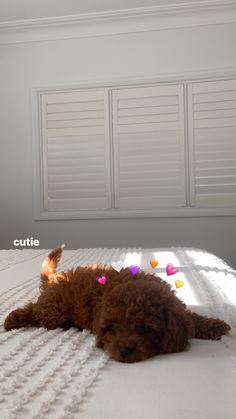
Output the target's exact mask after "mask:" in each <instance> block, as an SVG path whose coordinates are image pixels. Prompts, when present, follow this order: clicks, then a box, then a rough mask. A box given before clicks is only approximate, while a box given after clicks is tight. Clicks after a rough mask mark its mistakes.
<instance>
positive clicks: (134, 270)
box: [129, 265, 140, 275]
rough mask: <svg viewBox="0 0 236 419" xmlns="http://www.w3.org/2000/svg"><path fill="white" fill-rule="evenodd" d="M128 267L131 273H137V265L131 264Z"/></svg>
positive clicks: (138, 268)
mask: <svg viewBox="0 0 236 419" xmlns="http://www.w3.org/2000/svg"><path fill="white" fill-rule="evenodd" d="M129 269H130V272H131V273H132V275H137V273H139V270H140V267H139V266H138V265H137V266H135V265H131V266H130V267H129Z"/></svg>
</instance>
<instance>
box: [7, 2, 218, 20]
mask: <svg viewBox="0 0 236 419" xmlns="http://www.w3.org/2000/svg"><path fill="white" fill-rule="evenodd" d="M199 1H200V2H201V3H203V2H206V3H208V4H209V3H210V2H211V1H212V2H214V3H215V1H216V0H0V23H3V22H9V21H15V20H25V19H38V18H50V17H56V16H68V15H78V14H87V13H97V12H108V11H114V10H124V9H135V8H140V7H153V6H164V5H165V6H166V5H167V6H168V5H173V4H183V3H185V4H189V3H198V2H199ZM218 1H219V2H220V1H222V0H218Z"/></svg>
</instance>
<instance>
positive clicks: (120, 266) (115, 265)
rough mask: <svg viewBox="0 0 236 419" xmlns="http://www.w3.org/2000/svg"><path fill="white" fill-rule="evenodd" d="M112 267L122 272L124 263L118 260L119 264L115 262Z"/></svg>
mask: <svg viewBox="0 0 236 419" xmlns="http://www.w3.org/2000/svg"><path fill="white" fill-rule="evenodd" d="M111 266H112V267H113V269H115V271H116V272H120V271H121V269H122V268H123V262H122V261H121V260H118V262H113V263H112V264H111Z"/></svg>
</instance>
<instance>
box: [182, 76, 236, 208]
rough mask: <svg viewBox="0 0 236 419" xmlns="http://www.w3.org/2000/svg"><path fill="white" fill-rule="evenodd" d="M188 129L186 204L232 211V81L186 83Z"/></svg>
mask: <svg viewBox="0 0 236 419" xmlns="http://www.w3.org/2000/svg"><path fill="white" fill-rule="evenodd" d="M188 128H189V136H188V137H189V161H190V205H191V206H192V207H199V208H204V207H205V208H215V207H218V208H235V207H236V181H235V183H234V177H235V178H236V142H235V141H234V140H233V139H232V138H231V137H236V80H235V79H227V80H214V81H201V82H192V83H189V84H188ZM221 138H223V139H224V140H225V143H226V145H225V149H224V146H222V141H221ZM230 143H231V144H230ZM230 145H231V149H230ZM211 147H212V150H213V151H212V152H210V150H211ZM221 153H222V154H221ZM223 154H225V158H224V156H223ZM207 156H209V157H208V159H207ZM230 157H232V159H231V160H232V163H231V164H230ZM200 159H202V160H200ZM217 179H218V183H217ZM224 182H225V183H224Z"/></svg>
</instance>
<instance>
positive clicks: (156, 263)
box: [150, 259, 158, 269]
mask: <svg viewBox="0 0 236 419" xmlns="http://www.w3.org/2000/svg"><path fill="white" fill-rule="evenodd" d="M150 265H151V267H152V268H153V269H154V268H155V267H156V266H157V265H158V261H157V260H156V259H151V260H150Z"/></svg>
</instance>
